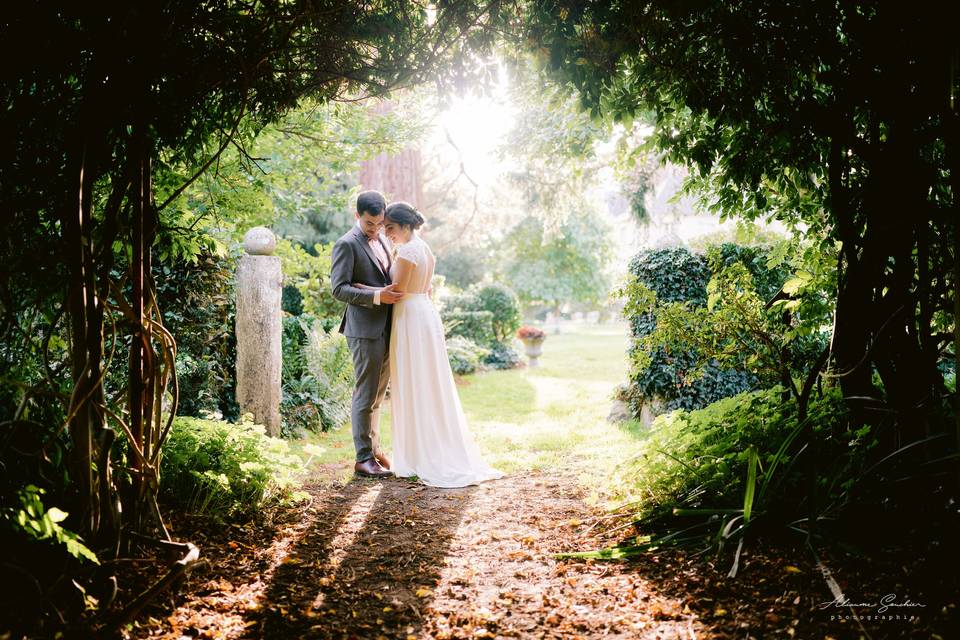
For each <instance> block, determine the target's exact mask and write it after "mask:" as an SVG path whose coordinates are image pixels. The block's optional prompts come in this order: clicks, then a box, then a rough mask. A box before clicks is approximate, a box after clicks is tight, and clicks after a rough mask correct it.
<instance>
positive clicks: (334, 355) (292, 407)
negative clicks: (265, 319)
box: [280, 314, 354, 437]
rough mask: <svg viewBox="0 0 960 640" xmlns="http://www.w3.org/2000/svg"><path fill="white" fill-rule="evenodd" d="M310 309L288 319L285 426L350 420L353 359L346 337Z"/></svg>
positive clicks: (299, 428) (299, 429)
mask: <svg viewBox="0 0 960 640" xmlns="http://www.w3.org/2000/svg"><path fill="white" fill-rule="evenodd" d="M324 324H325V323H324V322H323V321H322V320H320V319H318V318H314V317H313V316H311V315H309V314H303V315H301V316H287V317H285V318H284V320H283V340H282V347H283V371H282V372H281V374H282V375H281V384H282V390H283V398H282V400H281V403H280V416H281V419H282V431H283V434H284V435H285V436H287V437H299V436H302V435H303V434H304V432H306V431H330V430H332V429H339V428H340V427H342V426H343V425H344V424H346V423H347V422H349V420H350V402H351V397H352V394H353V382H354V374H353V360H352V358H351V355H350V350H349V348H348V346H347V341H346V338H344V337H343V336H342V335H341V334H339V333H335V332H329V331H327V330H326V329H325V328H324Z"/></svg>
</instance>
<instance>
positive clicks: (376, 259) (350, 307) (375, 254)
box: [330, 191, 403, 478]
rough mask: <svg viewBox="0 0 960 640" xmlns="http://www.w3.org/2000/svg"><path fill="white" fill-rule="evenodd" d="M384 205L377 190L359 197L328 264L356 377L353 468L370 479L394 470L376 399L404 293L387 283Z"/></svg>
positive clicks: (387, 372)
mask: <svg viewBox="0 0 960 640" xmlns="http://www.w3.org/2000/svg"><path fill="white" fill-rule="evenodd" d="M386 208H387V201H386V200H385V199H384V197H383V194H382V193H380V192H379V191H364V192H362V193H361V194H360V195H359V196H357V213H356V217H357V223H356V224H355V225H354V226H353V227H352V228H351V229H350V231H347V232H346V233H345V234H343V236H342V237H341V238H340V239H339V240H337V242H336V244H334V245H333V258H332V265H331V269H330V286H331V288H332V289H333V297H334V298H336V299H337V300H339V301H341V302H345V303H346V304H347V309H346V311H345V312H344V314H343V320H342V321H341V322H340V333H342V334H344V335H345V336H346V337H347V344H349V346H350V353H352V354H353V369H354V372H355V373H356V377H357V382H356V387H355V388H354V390H353V410H352V412H351V423H352V426H353V446H354V448H355V449H356V450H357V461H356V464H354V467H353V468H354V471H355V472H356V474H357V475H360V476H367V477H371V478H384V477H387V476H391V475H393V473H392V472H391V471H390V461H389V460H388V459H387V457H386V456H385V455H384V454H383V452H382V451H381V450H380V431H379V422H380V404H381V403H382V402H383V397H384V395H385V394H386V391H387V381H388V380H389V378H390V362H389V360H388V358H389V356H390V320H391V316H392V311H393V306H392V305H393V303H394V302H397V301H398V300H400V299H401V298H402V297H403V294H401V293H397V292H396V291H395V285H392V284H390V265H391V262H390V252H389V251H388V250H387V245H386V243H385V242H384V239H383V236H382V235H381V234H380V231H381V229H382V228H383V214H384V211H385V210H386ZM358 284H359V285H364V286H363V287H359V286H357V285H358Z"/></svg>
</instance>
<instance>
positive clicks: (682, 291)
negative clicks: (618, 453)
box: [623, 243, 820, 415]
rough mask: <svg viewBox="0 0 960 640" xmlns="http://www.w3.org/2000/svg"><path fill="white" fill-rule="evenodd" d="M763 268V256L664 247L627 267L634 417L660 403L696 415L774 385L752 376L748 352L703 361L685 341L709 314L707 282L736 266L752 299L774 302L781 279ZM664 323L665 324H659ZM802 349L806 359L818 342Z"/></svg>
mask: <svg viewBox="0 0 960 640" xmlns="http://www.w3.org/2000/svg"><path fill="white" fill-rule="evenodd" d="M766 264H767V251H766V250H765V249H763V248H760V247H744V246H739V245H735V244H731V243H727V244H723V245H718V246H716V247H712V248H711V250H710V259H708V258H707V257H704V256H702V255H699V254H695V253H692V252H690V251H688V250H687V249H684V248H670V249H656V250H648V251H643V252H641V253H639V254H637V256H635V257H634V258H633V259H632V260H631V262H630V274H631V276H632V279H631V281H630V282H629V283H628V284H627V286H626V287H624V289H623V293H625V294H626V297H627V303H626V305H625V307H624V313H625V315H626V316H627V319H628V320H629V321H630V326H631V332H632V335H633V345H632V347H631V351H630V356H631V363H632V371H631V379H630V382H631V385H632V386H633V387H634V389H633V390H632V392H631V393H630V394H628V397H629V398H630V402H629V405H630V409H631V411H632V412H633V413H634V415H639V412H640V407H641V406H642V405H643V404H644V403H645V402H648V401H649V400H650V399H652V398H658V399H660V400H661V401H662V407H663V408H664V409H665V410H673V409H688V410H690V409H698V408H701V407H705V406H707V405H708V404H710V403H712V402H715V401H717V400H719V399H721V398H725V397H729V396H732V395H735V394H738V393H741V392H743V391H747V390H751V389H757V388H758V387H760V386H761V385H762V384H768V385H769V384H774V383H775V382H776V379H773V380H771V379H769V377H767V378H761V377H758V376H757V375H756V374H755V373H754V372H752V371H751V370H750V368H749V367H748V366H747V359H748V357H749V356H750V353H748V352H747V351H746V350H744V349H743V348H742V347H741V348H740V349H739V350H738V351H737V354H738V357H739V360H738V359H737V357H733V358H727V359H726V360H727V361H725V362H721V361H719V360H717V359H715V358H712V357H704V355H703V354H704V353H706V354H709V353H710V352H709V351H706V352H702V351H700V350H698V349H697V347H696V346H695V345H694V344H693V343H692V342H691V340H692V338H691V336H692V335H693V333H695V332H696V328H691V327H686V326H685V325H684V323H685V322H686V323H687V324H689V323H690V322H695V320H694V318H695V317H697V316H696V314H697V313H707V306H708V303H709V302H710V296H709V294H710V292H709V291H708V288H709V287H708V284H709V283H710V282H711V277H714V276H716V275H717V274H718V273H720V272H722V271H724V270H728V269H731V268H732V267H733V266H734V265H741V266H740V267H739V268H740V269H741V270H742V272H743V273H744V274H745V276H744V277H745V278H747V279H749V280H750V282H749V286H750V288H751V290H752V291H755V293H756V295H757V296H758V297H760V298H762V299H769V298H771V297H773V295H774V294H776V292H777V291H778V290H779V288H780V286H781V284H782V283H783V282H784V280H785V279H786V275H787V274H786V271H785V270H784V269H769V268H767V266H766ZM667 311H669V312H670V314H669V315H668V314H667ZM667 317H669V318H670V322H668V323H665V322H664V319H665V318H667ZM685 319H686V320H685ZM701 329H702V327H701ZM801 342H803V345H801ZM801 346H804V348H806V347H807V346H809V347H810V348H809V349H807V350H806V351H805V352H804V354H803V355H804V357H808V356H809V353H808V352H814V351H815V350H816V349H817V348H818V347H819V346H820V342H819V341H818V340H815V339H809V340H804V341H798V342H797V344H796V345H795V347H796V348H797V349H800V347H801ZM814 357H815V356H814ZM731 360H732V361H734V362H732V363H731Z"/></svg>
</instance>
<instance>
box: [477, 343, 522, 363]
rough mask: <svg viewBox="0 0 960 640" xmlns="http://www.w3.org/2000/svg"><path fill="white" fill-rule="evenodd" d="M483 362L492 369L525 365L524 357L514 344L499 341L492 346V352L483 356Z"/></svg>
mask: <svg viewBox="0 0 960 640" xmlns="http://www.w3.org/2000/svg"><path fill="white" fill-rule="evenodd" d="M483 364H484V366H486V367H489V368H491V369H516V368H517V367H522V366H523V365H524V362H523V357H522V356H521V355H520V352H519V351H517V350H516V349H515V348H514V347H513V345H512V344H510V343H507V342H498V343H496V344H494V345H493V346H492V347H490V353H488V354H487V355H486V356H484V357H483Z"/></svg>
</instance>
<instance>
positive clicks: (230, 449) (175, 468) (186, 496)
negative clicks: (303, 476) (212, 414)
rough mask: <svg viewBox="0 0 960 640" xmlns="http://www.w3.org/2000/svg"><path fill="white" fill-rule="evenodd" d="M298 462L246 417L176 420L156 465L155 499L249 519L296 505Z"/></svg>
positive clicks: (280, 442) (279, 441) (283, 444)
mask: <svg viewBox="0 0 960 640" xmlns="http://www.w3.org/2000/svg"><path fill="white" fill-rule="evenodd" d="M302 470H303V461H302V460H301V459H300V458H299V457H298V456H296V455H295V454H293V453H291V451H290V449H289V445H288V444H287V442H286V441H285V440H282V439H280V438H271V437H270V436H268V435H266V428H265V427H263V426H262V425H258V424H253V422H252V421H251V420H250V419H249V417H248V416H244V418H242V419H241V421H240V423H238V424H233V423H229V422H223V421H220V420H208V419H203V418H187V417H178V418H176V419H175V420H174V423H173V428H172V429H171V431H170V436H169V438H168V440H167V443H166V444H165V445H164V450H163V456H162V461H161V466H160V495H161V497H162V498H163V499H164V500H166V501H169V502H172V503H176V504H179V505H181V506H183V507H184V508H186V509H188V510H189V511H191V512H194V513H199V514H207V515H217V516H226V517H237V518H242V517H249V516H252V515H253V514H254V513H257V512H259V511H261V510H262V509H265V508H269V507H271V506H277V505H282V504H286V503H290V502H293V501H296V500H298V499H299V498H300V497H302V494H301V493H299V492H298V491H297V489H298V487H299V482H298V480H297V478H298V475H299V474H300V472H301V471H302Z"/></svg>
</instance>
